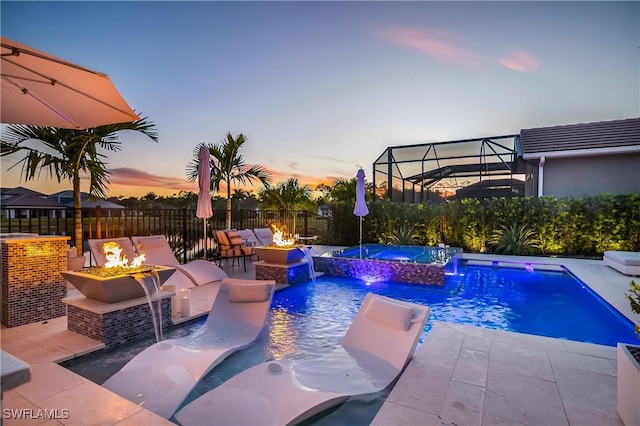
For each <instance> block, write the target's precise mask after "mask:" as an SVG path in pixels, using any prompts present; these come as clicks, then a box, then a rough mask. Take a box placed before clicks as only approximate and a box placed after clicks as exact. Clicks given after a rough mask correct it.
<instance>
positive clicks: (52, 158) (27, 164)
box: [0, 117, 158, 256]
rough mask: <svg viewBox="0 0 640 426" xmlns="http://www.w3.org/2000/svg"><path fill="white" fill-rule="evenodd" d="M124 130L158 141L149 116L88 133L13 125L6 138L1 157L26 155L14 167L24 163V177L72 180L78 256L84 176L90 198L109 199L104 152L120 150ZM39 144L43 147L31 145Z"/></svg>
mask: <svg viewBox="0 0 640 426" xmlns="http://www.w3.org/2000/svg"><path fill="white" fill-rule="evenodd" d="M122 130H133V131H136V132H140V133H143V134H145V135H147V136H148V137H149V138H151V139H152V140H153V141H155V142H157V141H158V133H157V131H156V127H155V124H153V123H152V122H150V121H148V118H147V117H144V118H142V119H140V120H137V121H134V122H130V123H118V124H109V125H106V126H98V127H92V128H89V129H84V130H77V129H60V128H56V127H42V126H31V125H29V126H27V125H15V124H12V125H9V126H8V127H7V129H6V131H5V133H3V135H2V140H1V149H0V157H5V156H8V155H11V154H15V153H19V152H22V153H24V154H25V156H24V158H22V159H21V160H18V161H17V162H16V164H14V165H13V166H11V168H13V167H16V166H17V165H18V164H22V174H21V178H22V179H24V180H26V181H28V180H35V179H38V178H39V177H40V175H41V173H42V172H43V171H44V172H45V173H46V174H48V175H49V177H55V178H57V180H58V182H61V181H62V180H66V179H68V180H69V181H71V183H72V185H73V207H74V217H73V224H74V241H75V245H76V250H77V253H78V256H82V238H83V235H82V201H81V198H80V176H81V174H82V173H84V174H88V175H89V182H90V184H89V195H90V196H91V197H96V198H105V197H106V193H107V192H108V188H107V185H108V184H109V174H110V173H109V171H108V170H107V164H106V163H105V162H104V159H105V158H106V157H107V156H106V155H105V154H103V153H101V152H100V150H106V151H113V152H115V151H119V150H120V148H121V142H120V140H119V139H118V136H119V132H120V131H122ZM30 141H37V142H39V143H40V144H41V145H42V146H41V147H39V148H33V147H31V146H29V145H27V143H28V142H30Z"/></svg>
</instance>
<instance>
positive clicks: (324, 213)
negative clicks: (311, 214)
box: [318, 204, 332, 217]
mask: <svg viewBox="0 0 640 426" xmlns="http://www.w3.org/2000/svg"><path fill="white" fill-rule="evenodd" d="M318 216H320V217H331V216H332V212H331V207H329V206H328V205H327V204H323V205H321V206H320V207H318Z"/></svg>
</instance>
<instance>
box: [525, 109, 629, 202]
mask: <svg viewBox="0 0 640 426" xmlns="http://www.w3.org/2000/svg"><path fill="white" fill-rule="evenodd" d="M520 142H521V144H522V160H524V162H525V164H526V170H525V175H526V184H525V194H526V195H533V196H543V195H551V196H555V197H577V198H579V197H584V196H589V195H598V194H605V193H612V194H625V193H640V118H630V119H626V120H613V121H600V122H595V123H582V124H570V125H564V126H554V127H541V128H536V129H522V130H521V131H520Z"/></svg>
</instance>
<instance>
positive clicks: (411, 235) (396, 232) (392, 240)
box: [385, 224, 420, 245]
mask: <svg viewBox="0 0 640 426" xmlns="http://www.w3.org/2000/svg"><path fill="white" fill-rule="evenodd" d="M419 243H420V235H419V234H418V233H417V232H416V231H415V228H414V227H413V226H411V225H407V224H404V225H400V226H399V227H397V228H394V229H391V230H389V232H388V233H387V234H386V235H385V244H394V245H418V244H419Z"/></svg>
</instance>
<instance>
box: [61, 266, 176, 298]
mask: <svg viewBox="0 0 640 426" xmlns="http://www.w3.org/2000/svg"><path fill="white" fill-rule="evenodd" d="M91 269H96V268H85V269H79V270H77V271H61V272H60V273H61V274H62V276H63V277H64V278H65V279H66V280H67V281H69V282H70V283H71V284H72V285H73V286H74V287H75V288H77V289H78V290H79V291H80V293H82V294H83V295H84V296H85V297H86V298H87V299H93V300H97V301H99V302H104V303H115V302H122V301H123V300H129V299H135V298H138V297H144V296H145V292H144V289H143V288H142V286H141V285H140V283H139V282H138V281H137V280H136V278H135V277H134V275H135V273H134V272H131V273H121V274H119V275H113V276H100V275H96V274H93V273H89V270H91ZM83 271H84V272H83ZM149 271H156V272H157V273H158V278H159V283H158V286H160V285H162V283H164V282H165V281H166V280H167V279H168V278H169V277H170V276H171V274H173V273H174V272H175V269H174V268H169V267H166V266H148V267H147V268H146V270H144V271H137V272H149Z"/></svg>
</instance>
